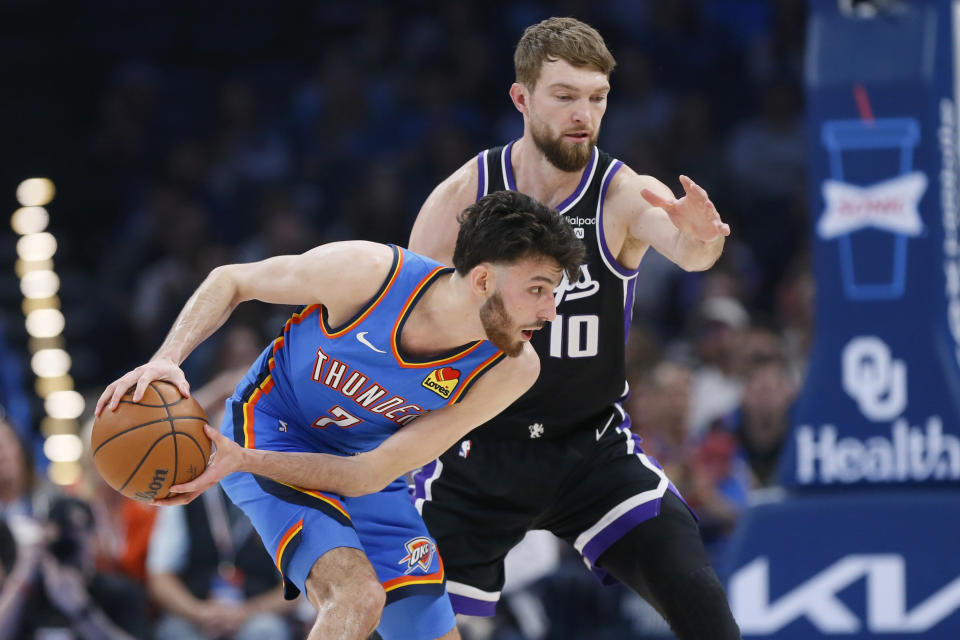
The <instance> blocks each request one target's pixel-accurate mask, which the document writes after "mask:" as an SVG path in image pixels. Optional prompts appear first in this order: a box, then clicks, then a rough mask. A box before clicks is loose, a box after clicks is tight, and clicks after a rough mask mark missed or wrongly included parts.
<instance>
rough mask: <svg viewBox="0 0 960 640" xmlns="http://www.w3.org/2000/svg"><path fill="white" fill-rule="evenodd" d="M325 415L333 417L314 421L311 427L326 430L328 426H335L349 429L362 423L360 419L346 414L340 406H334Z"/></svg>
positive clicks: (323, 417) (324, 417) (322, 417)
mask: <svg viewBox="0 0 960 640" xmlns="http://www.w3.org/2000/svg"><path fill="white" fill-rule="evenodd" d="M327 413H329V414H330V415H332V416H333V417H332V418H330V417H328V416H321V417H319V418H317V419H316V420H315V421H314V423H313V426H315V427H318V428H320V429H326V428H327V426H328V425H331V424H335V425H337V426H338V427H342V428H344V429H349V428H350V427H352V426H353V425H355V424H358V423H360V422H363V420H362V419H361V418H358V417H357V416H355V415H353V414H352V413H349V412H347V411H346V410H345V409H344V408H343V407H341V406H340V405H334V406H333V407H331V408H330V411H328V412H327Z"/></svg>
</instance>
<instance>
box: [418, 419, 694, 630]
mask: <svg viewBox="0 0 960 640" xmlns="http://www.w3.org/2000/svg"><path fill="white" fill-rule="evenodd" d="M611 411H613V412H614V413H613V414H612V415H611V414H606V415H604V416H603V419H601V420H599V421H598V422H597V424H585V425H583V427H582V428H581V429H578V430H577V431H576V432H575V433H574V434H573V435H571V436H569V437H568V438H566V439H564V440H539V439H534V438H531V439H527V440H505V439H489V440H488V439H484V438H483V435H482V433H474V434H470V435H469V437H468V438H467V439H465V440H463V441H462V442H461V443H460V445H459V446H457V447H453V448H451V449H450V450H449V451H447V452H446V453H444V454H443V455H442V456H441V457H440V458H439V459H438V460H435V461H434V462H432V463H430V464H429V465H427V466H425V467H423V468H422V469H421V470H420V471H419V472H418V473H417V474H416V475H415V477H414V487H413V494H414V495H413V498H414V501H415V504H416V506H417V509H418V510H419V511H420V513H421V515H422V516H423V518H424V520H425V521H426V523H427V528H428V529H429V531H430V533H431V535H432V536H433V537H434V538H435V539H436V541H437V545H438V547H439V551H440V555H441V557H442V558H443V562H444V567H445V569H446V575H447V591H448V593H449V594H450V598H451V600H452V602H453V608H454V610H455V611H456V612H457V613H464V614H467V615H476V616H491V615H493V614H494V611H495V609H496V604H497V601H498V600H499V598H500V590H501V589H502V588H503V582H504V558H505V557H506V555H507V552H508V551H509V550H510V549H511V548H512V547H513V546H514V545H516V544H517V543H518V542H519V541H520V540H521V538H523V536H524V534H525V533H526V532H527V530H529V529H546V530H548V531H551V532H552V533H553V534H554V535H556V536H558V537H560V538H562V539H564V540H566V541H567V542H568V543H569V544H571V545H572V546H573V547H574V548H575V549H576V550H577V551H578V552H579V553H580V555H581V556H582V557H583V561H584V563H585V564H586V565H587V567H588V568H589V569H590V570H592V571H593V572H594V573H595V574H596V575H597V577H598V578H600V579H601V580H604V581H605V582H610V581H612V580H613V578H611V577H609V576H608V575H607V574H606V572H604V571H603V569H601V568H600V567H597V566H596V562H597V559H598V558H599V557H600V556H601V555H602V554H603V553H604V552H605V551H606V550H607V549H609V548H610V546H611V545H613V543H614V542H616V541H617V540H619V539H620V538H621V537H622V536H623V535H624V534H626V533H627V532H628V531H630V530H631V529H633V527H635V526H637V525H638V524H640V523H641V522H644V521H645V520H648V519H650V518H652V517H655V516H657V515H658V514H659V513H660V501H661V499H662V498H663V495H664V493H665V492H667V491H673V492H674V493H676V489H675V488H674V487H673V485H672V484H671V483H670V480H669V479H668V478H667V476H666V474H665V473H664V472H663V469H661V468H660V465H659V464H658V463H657V462H656V461H655V460H653V459H652V458H649V457H647V456H646V455H645V454H644V453H643V450H642V449H641V448H640V438H639V437H637V436H636V435H634V434H633V433H632V432H631V431H630V419H629V417H627V416H626V415H625V414H623V412H622V411H620V410H619V408H611ZM532 431H533V430H532ZM677 495H678V496H679V494H677Z"/></svg>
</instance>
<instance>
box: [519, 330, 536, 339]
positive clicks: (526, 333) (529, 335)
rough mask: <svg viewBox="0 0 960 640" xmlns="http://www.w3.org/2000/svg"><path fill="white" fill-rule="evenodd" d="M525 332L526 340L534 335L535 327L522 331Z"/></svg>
mask: <svg viewBox="0 0 960 640" xmlns="http://www.w3.org/2000/svg"><path fill="white" fill-rule="evenodd" d="M520 333H522V334H523V338H524V340H529V339H530V338H532V337H533V329H523V330H521V331H520Z"/></svg>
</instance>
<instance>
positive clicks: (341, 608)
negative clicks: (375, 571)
mask: <svg viewBox="0 0 960 640" xmlns="http://www.w3.org/2000/svg"><path fill="white" fill-rule="evenodd" d="M306 587H307V599H308V600H310V602H311V604H313V606H314V607H316V609H317V615H318V616H324V615H335V616H337V617H342V616H346V617H351V618H355V619H356V620H357V623H358V626H359V627H361V628H363V629H369V631H370V633H373V630H374V629H376V628H377V625H378V624H379V622H380V615H381V614H382V613H383V607H384V604H385V603H386V600H387V594H386V592H385V591H384V590H383V586H382V585H381V584H380V583H379V582H378V581H377V580H376V576H375V575H365V574H361V575H356V576H351V577H350V579H348V580H344V581H342V582H334V581H330V580H328V579H325V578H324V577H322V576H321V575H319V574H318V573H317V572H311V574H310V576H309V577H308V578H307V581H306Z"/></svg>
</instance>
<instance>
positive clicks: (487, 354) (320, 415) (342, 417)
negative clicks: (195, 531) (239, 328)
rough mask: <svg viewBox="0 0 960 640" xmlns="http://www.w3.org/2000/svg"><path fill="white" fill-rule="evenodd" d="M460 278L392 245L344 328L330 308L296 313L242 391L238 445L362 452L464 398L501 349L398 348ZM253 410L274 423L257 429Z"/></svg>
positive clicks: (475, 345)
mask: <svg viewBox="0 0 960 640" xmlns="http://www.w3.org/2000/svg"><path fill="white" fill-rule="evenodd" d="M452 271H453V270H452V269H450V268H446V267H443V266H442V265H440V264H439V263H437V262H435V261H433V260H431V259H429V258H425V257H423V256H420V255H418V254H415V253H412V252H410V251H407V250H405V249H399V248H397V247H393V264H392V266H391V268H390V273H389V275H388V276H387V278H386V279H385V280H384V282H383V284H382V285H381V287H380V290H379V291H378V292H377V293H376V295H374V296H373V298H371V299H370V300H369V301H368V302H367V303H366V304H365V305H364V306H363V307H362V308H361V309H360V310H359V311H358V312H357V313H356V315H355V316H354V317H353V318H351V319H350V320H349V321H347V322H346V323H344V324H343V325H341V326H339V327H331V326H330V324H329V323H328V321H327V311H326V309H325V308H324V307H323V305H320V304H314V305H310V306H307V307H302V308H300V309H298V310H297V312H296V313H294V314H293V316H291V318H290V319H289V320H288V321H287V323H286V324H285V326H284V328H283V332H282V334H281V335H280V336H279V337H278V338H277V339H276V340H274V341H273V343H272V344H271V345H270V346H268V347H267V348H266V349H265V350H264V351H263V353H262V354H261V355H260V357H259V358H258V359H257V361H256V362H255V363H254V364H253V366H252V367H251V368H250V371H249V372H248V373H247V375H246V376H245V377H244V379H243V380H242V381H241V383H240V384H239V385H238V387H237V390H236V392H235V394H234V397H233V400H234V403H232V404H233V407H234V413H236V414H237V415H234V416H233V428H234V433H233V436H234V439H235V440H236V441H237V442H239V443H241V444H243V445H244V446H246V447H256V448H263V449H277V450H297V451H323V452H330V453H340V454H354V453H360V452H363V451H369V450H371V449H374V448H376V447H377V446H378V445H379V444H380V443H381V442H383V441H384V440H385V439H387V438H388V437H389V436H390V435H391V434H393V433H394V432H395V431H396V430H397V429H399V428H401V427H402V426H403V425H405V424H408V423H409V422H411V421H412V420H416V419H417V418H418V417H420V416H422V415H424V414H425V413H427V412H429V411H433V410H435V409H439V408H441V407H444V406H446V405H449V404H453V403H455V402H459V401H460V400H461V399H463V397H464V395H465V394H466V393H467V392H468V391H469V390H470V387H471V386H472V385H473V384H474V383H475V382H476V381H477V380H478V379H479V378H480V376H482V375H483V374H484V373H486V372H487V371H489V370H490V369H491V368H492V367H493V366H494V365H495V364H496V363H497V362H499V361H500V360H501V359H502V358H503V357H504V354H503V352H502V351H500V350H499V349H497V348H496V347H495V346H493V345H492V344H491V343H490V342H488V341H486V340H478V341H476V342H470V343H467V344H464V345H461V346H459V347H457V348H455V349H453V350H451V351H449V352H447V353H443V354H440V355H437V356H435V357H431V358H426V359H425V358H417V357H414V356H411V355H409V354H406V353H404V351H403V349H402V348H401V346H400V334H401V332H402V330H403V327H404V323H405V322H406V321H407V319H408V318H409V316H410V313H411V311H412V310H413V308H414V306H415V305H416V304H417V302H418V301H419V300H420V299H421V298H422V296H423V294H424V293H425V292H426V291H427V289H428V288H429V287H430V286H431V285H433V284H434V283H436V282H437V281H438V280H439V279H440V278H443V277H449V276H450V274H451V273H452ZM254 409H256V410H257V411H261V412H263V413H266V414H268V415H271V416H274V417H276V419H277V420H276V424H274V425H270V426H269V427H266V426H265V425H263V424H261V423H259V422H258V423H257V426H256V429H254V428H253V421H252V420H251V419H249V416H251V415H252V412H253V410H254ZM237 412H241V413H237Z"/></svg>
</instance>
